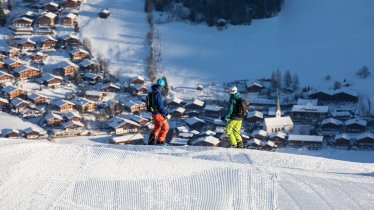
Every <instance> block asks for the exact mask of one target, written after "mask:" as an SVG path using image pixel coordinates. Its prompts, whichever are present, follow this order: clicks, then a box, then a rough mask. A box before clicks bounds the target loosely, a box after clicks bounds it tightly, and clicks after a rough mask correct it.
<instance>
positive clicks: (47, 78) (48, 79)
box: [42, 73, 63, 82]
mask: <svg viewBox="0 0 374 210" xmlns="http://www.w3.org/2000/svg"><path fill="white" fill-rule="evenodd" d="M53 79H59V80H63V78H62V77H60V76H57V75H53V74H48V73H46V74H43V76H42V80H44V81H46V82H49V81H51V80H53Z"/></svg>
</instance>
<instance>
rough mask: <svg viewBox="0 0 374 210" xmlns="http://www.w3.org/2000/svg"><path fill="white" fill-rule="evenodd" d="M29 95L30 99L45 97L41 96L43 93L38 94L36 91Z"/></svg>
mask: <svg viewBox="0 0 374 210" xmlns="http://www.w3.org/2000/svg"><path fill="white" fill-rule="evenodd" d="M27 97H28V98H29V99H31V100H35V99H37V98H40V97H43V96H41V95H39V94H36V93H31V94H29V95H28V96H27Z"/></svg>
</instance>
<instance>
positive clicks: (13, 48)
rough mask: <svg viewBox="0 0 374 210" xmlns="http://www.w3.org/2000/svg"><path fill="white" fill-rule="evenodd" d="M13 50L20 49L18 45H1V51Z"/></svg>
mask: <svg viewBox="0 0 374 210" xmlns="http://www.w3.org/2000/svg"><path fill="white" fill-rule="evenodd" d="M11 50H17V51H20V49H18V48H17V47H12V46H9V45H5V46H0V51H2V52H8V51H11Z"/></svg>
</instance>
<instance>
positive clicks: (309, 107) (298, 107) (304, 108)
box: [292, 104, 329, 113]
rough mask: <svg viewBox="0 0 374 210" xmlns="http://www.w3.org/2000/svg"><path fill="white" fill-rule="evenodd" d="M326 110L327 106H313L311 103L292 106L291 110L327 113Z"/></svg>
mask: <svg viewBox="0 0 374 210" xmlns="http://www.w3.org/2000/svg"><path fill="white" fill-rule="evenodd" d="M328 111H329V107H328V106H314V105H312V104H307V105H293V106H292V112H307V113H327V112H328Z"/></svg>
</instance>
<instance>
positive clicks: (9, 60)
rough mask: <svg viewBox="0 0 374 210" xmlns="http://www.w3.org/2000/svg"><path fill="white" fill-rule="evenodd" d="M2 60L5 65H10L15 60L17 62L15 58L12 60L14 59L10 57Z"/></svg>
mask: <svg viewBox="0 0 374 210" xmlns="http://www.w3.org/2000/svg"><path fill="white" fill-rule="evenodd" d="M3 62H4V63H5V64H6V65H12V64H13V63H16V62H19V61H16V60H14V59H12V58H5V59H4V60H3Z"/></svg>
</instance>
